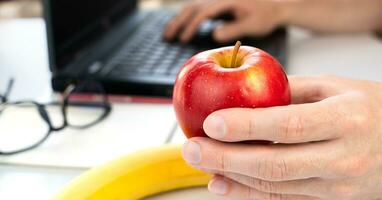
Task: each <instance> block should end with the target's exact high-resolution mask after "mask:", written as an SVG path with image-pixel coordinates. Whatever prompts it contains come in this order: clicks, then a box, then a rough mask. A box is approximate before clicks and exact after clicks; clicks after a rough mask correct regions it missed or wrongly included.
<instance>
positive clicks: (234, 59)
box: [231, 41, 241, 68]
mask: <svg viewBox="0 0 382 200" xmlns="http://www.w3.org/2000/svg"><path fill="white" fill-rule="evenodd" d="M240 46H241V42H240V41H237V42H236V44H235V48H234V49H233V54H232V60H231V67H232V68H234V67H236V57H237V53H238V52H239V49H240Z"/></svg>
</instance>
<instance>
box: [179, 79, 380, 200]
mask: <svg viewBox="0 0 382 200" xmlns="http://www.w3.org/2000/svg"><path fill="white" fill-rule="evenodd" d="M289 81H290V87H291V95H292V104H291V105H288V106H279V107H270V108H255V109H246V108H231V109H224V110H219V111H216V112H214V113H212V114H211V115H209V116H208V117H207V119H206V120H205V121H204V130H205V132H206V134H207V135H208V136H209V137H211V138H203V137H195V138H191V139H189V140H188V142H187V143H186V144H185V145H184V148H183V157H184V159H185V160H186V161H187V162H188V163H189V164H191V165H192V166H194V167H196V168H198V169H201V170H204V171H206V172H209V173H213V174H215V177H214V178H213V179H212V180H211V181H210V183H209V190H210V191H211V192H213V193H216V194H219V195H223V196H230V197H241V198H248V199H260V200H273V199H283V200H284V199H286V200H289V199H290V200H292V199H293V200H310V199H323V200H333V199H341V200H360V199H362V200H374V199H379V198H382V145H381V144H382V123H381V122H382V84H381V83H378V82H372V81H364V80H354V79H347V78H341V77H335V76H321V77H289ZM256 140H268V141H276V142H277V143H275V144H261V143H259V144H257V143H256V142H253V141H256Z"/></svg>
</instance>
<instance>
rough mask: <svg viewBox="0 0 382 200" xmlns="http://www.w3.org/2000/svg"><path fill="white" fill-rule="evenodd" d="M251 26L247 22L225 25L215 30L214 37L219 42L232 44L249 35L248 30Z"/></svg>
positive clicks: (239, 21)
mask: <svg viewBox="0 0 382 200" xmlns="http://www.w3.org/2000/svg"><path fill="white" fill-rule="evenodd" d="M249 26H250V24H248V23H247V21H245V20H238V21H234V22H230V23H224V24H222V25H220V26H218V27H217V28H216V29H215V30H214V32H213V37H214V39H215V40H216V41H218V42H230V41H233V40H235V39H237V38H240V37H243V36H246V35H247V34H248V31H247V30H248V27H249Z"/></svg>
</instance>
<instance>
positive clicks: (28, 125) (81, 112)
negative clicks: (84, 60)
mask: <svg viewBox="0 0 382 200" xmlns="http://www.w3.org/2000/svg"><path fill="white" fill-rule="evenodd" d="M13 83H14V80H13V79H11V80H10V81H9V83H8V87H7V89H6V91H5V93H4V95H0V155H13V154H17V153H21V152H25V151H28V150H31V149H34V148H36V147H38V146H39V145H41V144H42V143H43V142H44V141H46V140H47V138H48V137H49V136H50V135H51V133H53V132H58V131H61V130H63V129H65V128H66V127H71V128H75V129H85V128H89V127H91V126H94V125H96V124H97V123H99V122H101V121H102V120H104V119H105V118H106V117H107V116H108V115H109V113H110V112H111V109H112V107H111V104H110V102H109V101H108V98H107V95H106V93H105V90H104V89H103V87H102V86H101V85H100V84H98V83H97V82H92V81H84V82H80V83H76V84H71V85H69V86H68V87H67V88H66V89H65V91H64V93H63V101H62V102H53V103H49V104H40V103H38V102H35V101H15V102H10V101H8V97H9V94H10V92H11V89H12V86H13ZM84 93H87V95H79V94H84ZM57 105H58V106H59V109H60V111H59V112H60V115H61V116H62V121H61V122H60V125H58V126H55V125H54V123H53V121H52V118H51V117H50V115H49V112H48V110H49V109H48V107H49V106H57Z"/></svg>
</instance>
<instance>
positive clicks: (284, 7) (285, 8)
mask: <svg viewBox="0 0 382 200" xmlns="http://www.w3.org/2000/svg"><path fill="white" fill-rule="evenodd" d="M303 1H304V0H277V2H278V6H279V9H278V10H279V14H280V16H279V25H280V26H286V25H293V24H294V21H295V19H296V18H298V17H299V16H298V15H299V13H300V9H301V8H302V5H303V4H304V2H303Z"/></svg>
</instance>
